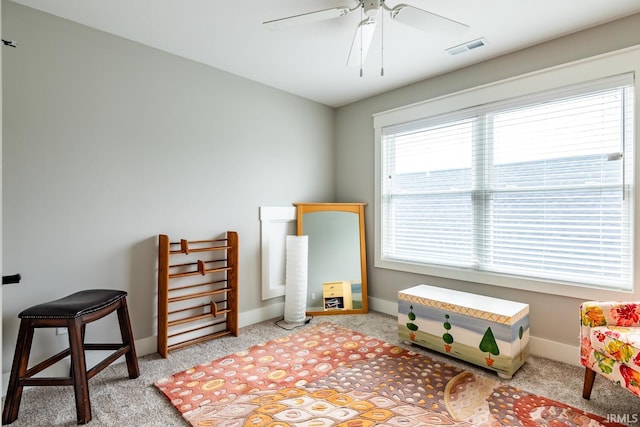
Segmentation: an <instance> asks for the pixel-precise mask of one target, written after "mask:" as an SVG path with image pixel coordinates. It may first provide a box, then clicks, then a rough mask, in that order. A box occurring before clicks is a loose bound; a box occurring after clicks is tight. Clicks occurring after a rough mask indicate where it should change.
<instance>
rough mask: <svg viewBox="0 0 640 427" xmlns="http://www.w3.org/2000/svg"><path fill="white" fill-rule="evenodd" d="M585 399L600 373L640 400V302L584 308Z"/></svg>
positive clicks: (599, 303)
mask: <svg viewBox="0 0 640 427" xmlns="http://www.w3.org/2000/svg"><path fill="white" fill-rule="evenodd" d="M580 360H581V362H582V364H583V365H584V366H585V367H586V370H585V375H584V387H583V389H582V397H584V398H585V399H589V398H590V396H591V388H592V387H593V382H594V380H595V376H596V373H598V374H601V375H603V376H604V377H606V378H607V379H609V380H611V381H613V382H615V383H616V384H619V385H620V386H621V387H624V388H626V389H627V390H629V391H630V392H631V393H633V394H635V395H636V396H640V302H613V301H606V302H603V301H588V302H584V303H582V304H581V305H580Z"/></svg>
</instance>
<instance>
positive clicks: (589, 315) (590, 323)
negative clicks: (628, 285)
mask: <svg viewBox="0 0 640 427" xmlns="http://www.w3.org/2000/svg"><path fill="white" fill-rule="evenodd" d="M580 323H581V326H582V329H584V328H585V327H587V329H589V328H592V327H594V326H605V325H612V326H640V301H586V302H583V303H582V304H581V305H580Z"/></svg>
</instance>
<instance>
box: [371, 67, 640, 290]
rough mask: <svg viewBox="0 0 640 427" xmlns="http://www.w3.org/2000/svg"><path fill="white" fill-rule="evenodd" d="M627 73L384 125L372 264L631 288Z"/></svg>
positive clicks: (630, 150) (630, 112) (630, 80)
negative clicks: (376, 257) (377, 251)
mask: <svg viewBox="0 0 640 427" xmlns="http://www.w3.org/2000/svg"><path fill="white" fill-rule="evenodd" d="M633 107H634V94H633V76H632V75H625V76H618V77H615V78H608V79H604V80H599V81H596V82H591V83H589V84H582V85H580V87H571V88H566V89H563V90H554V91H551V92H546V93H543V94H537V95H536V96H528V97H523V98H520V99H513V100H509V101H508V102H496V103H491V104H487V105H482V106H480V107H474V108H469V109H466V110H464V111H456V112H454V113H449V114H445V115H441V116H437V117H430V118H425V119H422V120H417V121H411V122H408V123H403V124H399V125H391V126H386V127H383V128H382V129H381V161H382V164H381V220H382V228H381V231H382V240H381V258H382V259H383V260H391V261H399V262H404V263H414V264H424V265H436V266H445V267H451V268H464V269H472V270H478V271H484V272H489V273H496V274H505V275H512V276H520V277H524V278H533V279H542V280H546V281H551V282H559V283H567V284H578V285H587V286H597V287H602V288H609V289H624V290H628V289H631V288H632V267H633V234H632V228H633V227H632V222H633V201H632V196H633V191H632V190H633V188H632V185H631V183H632V182H633V171H634V164H633V157H634V155H633V140H634V136H633V132H634V130H633V121H634V113H633Z"/></svg>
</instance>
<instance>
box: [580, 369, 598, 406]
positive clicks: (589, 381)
mask: <svg viewBox="0 0 640 427" xmlns="http://www.w3.org/2000/svg"><path fill="white" fill-rule="evenodd" d="M584 369H585V371H584V385H583V386H582V397H583V398H585V399H587V400H588V399H590V398H591V389H592V388H593V382H594V381H595V379H596V372H595V371H592V370H591V369H589V368H584Z"/></svg>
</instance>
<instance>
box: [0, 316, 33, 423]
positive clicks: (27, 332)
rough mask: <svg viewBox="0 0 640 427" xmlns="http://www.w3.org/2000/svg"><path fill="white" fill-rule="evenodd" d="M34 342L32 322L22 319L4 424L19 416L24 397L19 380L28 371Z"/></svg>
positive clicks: (6, 400) (8, 388)
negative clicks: (21, 401)
mask: <svg viewBox="0 0 640 427" xmlns="http://www.w3.org/2000/svg"><path fill="white" fill-rule="evenodd" d="M32 342H33V328H32V327H31V322H30V321H29V320H28V319H22V320H21V321H20V329H19V331H18V340H17V343H16V350H15V354H14V356H13V365H12V367H11V376H10V377H9V385H8V386H7V397H6V399H5V402H4V410H3V411H2V424H11V423H12V422H14V421H15V420H16V419H17V418H18V411H19V409H20V400H21V399H22V385H20V381H19V380H20V378H22V377H23V376H24V375H25V374H26V373H27V368H28V365H29V354H30V353H31V343H32Z"/></svg>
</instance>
